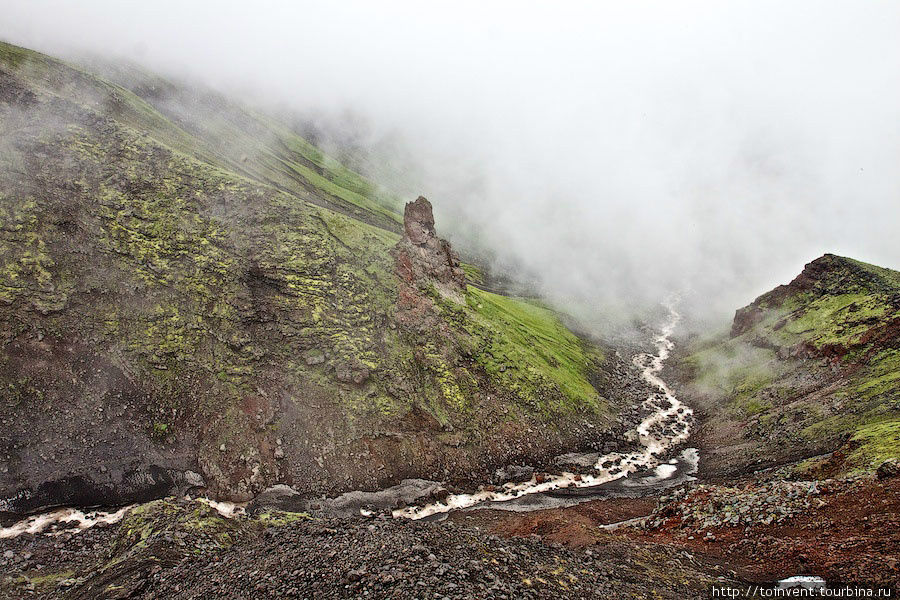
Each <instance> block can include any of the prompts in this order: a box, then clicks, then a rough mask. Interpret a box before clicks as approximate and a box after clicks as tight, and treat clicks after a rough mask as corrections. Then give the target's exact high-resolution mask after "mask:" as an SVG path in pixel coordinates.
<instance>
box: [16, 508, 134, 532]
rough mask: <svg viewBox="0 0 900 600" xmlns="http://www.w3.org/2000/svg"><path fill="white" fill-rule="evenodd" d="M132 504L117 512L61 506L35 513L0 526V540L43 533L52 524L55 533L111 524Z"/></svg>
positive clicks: (118, 519) (122, 515) (123, 514)
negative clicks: (50, 510) (38, 513)
mask: <svg viewBox="0 0 900 600" xmlns="http://www.w3.org/2000/svg"><path fill="white" fill-rule="evenodd" d="M133 506H134V505H132V506H126V507H125V508H121V509H119V510H117V511H115V512H103V511H88V512H84V511H80V510H78V509H77V508H60V509H58V510H54V511H52V512H48V513H43V514H40V515H33V516H31V517H28V518H27V519H23V520H22V521H19V522H18V523H15V524H13V525H11V526H9V527H0V540H2V539H9V538H14V537H18V536H20V535H22V534H23V533H31V534H36V533H41V532H43V531H44V530H45V529H47V528H48V527H50V526H51V525H52V526H54V527H55V529H54V531H53V532H52V534H53V535H58V534H60V533H65V532H73V531H84V530H85V529H90V528H91V527H93V526H94V525H97V524H99V523H105V524H107V525H110V524H112V523H117V522H119V521H121V520H122V517H124V516H125V513H127V512H128V511H129V510H131V509H132V508H133Z"/></svg>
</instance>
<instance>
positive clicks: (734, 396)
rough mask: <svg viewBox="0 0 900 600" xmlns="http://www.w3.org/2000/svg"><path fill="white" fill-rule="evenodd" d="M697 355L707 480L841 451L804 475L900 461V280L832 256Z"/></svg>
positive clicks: (757, 304) (690, 383) (691, 375)
mask: <svg viewBox="0 0 900 600" xmlns="http://www.w3.org/2000/svg"><path fill="white" fill-rule="evenodd" d="M691 352H692V353H691V354H690V355H689V356H687V357H685V358H683V359H682V361H681V370H682V373H681V375H682V380H683V381H684V382H685V383H684V386H683V389H684V393H685V398H686V400H687V401H688V403H689V404H692V405H693V406H696V407H698V408H700V409H701V410H702V411H704V412H705V413H706V419H704V424H703V426H702V428H701V430H700V433H699V440H700V443H701V444H702V445H703V446H704V447H705V448H706V450H707V456H706V457H705V458H704V463H705V464H704V468H706V469H707V471H708V472H709V473H714V474H727V473H733V472H737V471H741V470H743V469H746V468H748V467H750V466H764V465H771V464H779V463H784V462H788V461H793V460H797V459H799V458H804V457H811V456H814V455H818V454H822V453H826V452H832V451H834V450H839V451H838V452H836V453H835V455H834V456H833V457H831V458H830V459H829V460H827V461H825V460H817V461H809V462H807V463H805V464H804V465H802V466H801V467H800V468H801V469H807V470H809V469H814V470H817V471H822V473H813V474H823V475H826V476H827V475H832V474H838V473H848V472H859V471H868V470H871V469H873V468H875V467H877V466H878V465H879V464H880V463H881V462H883V461H884V460H886V459H889V458H893V457H898V456H900V272H897V271H893V270H891V269H884V268H881V267H876V266H873V265H869V264H866V263H862V262H859V261H856V260H852V259H849V258H843V257H840V256H834V255H831V254H826V255H824V256H822V257H821V258H818V259H816V260H815V261H813V262H811V263H809V264H808V265H806V268H805V269H804V270H803V272H802V273H801V274H800V275H799V276H798V277H797V278H796V279H794V280H793V281H792V282H791V283H789V284H788V285H782V286H779V287H778V288H776V289H774V290H772V291H771V292H769V293H767V294H764V295H762V296H760V297H759V298H757V299H756V300H755V301H754V302H753V303H752V304H750V305H749V306H747V307H745V308H742V309H740V310H738V311H737V313H736V314H735V318H734V323H733V325H732V329H731V333H730V336H728V337H724V338H720V339H715V340H709V341H706V342H703V343H701V344H698V345H695V347H694V348H692V349H691Z"/></svg>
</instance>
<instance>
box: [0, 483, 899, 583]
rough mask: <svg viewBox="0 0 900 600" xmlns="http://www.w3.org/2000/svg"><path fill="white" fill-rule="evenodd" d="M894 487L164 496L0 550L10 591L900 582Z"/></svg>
mask: <svg viewBox="0 0 900 600" xmlns="http://www.w3.org/2000/svg"><path fill="white" fill-rule="evenodd" d="M898 492H900V477H897V476H893V477H884V478H882V479H878V478H877V477H875V476H869V477H864V478H857V479H848V480H828V481H824V482H784V481H774V482H765V481H759V480H749V479H748V480H744V481H741V482H737V483H734V484H733V485H732V486H729V487H723V486H717V485H716V486H714V485H693V486H689V487H686V488H683V489H681V490H679V491H676V492H674V493H673V492H671V491H670V492H668V495H663V496H660V497H650V498H632V499H604V500H594V501H590V502H586V503H584V504H580V505H577V506H574V507H569V508H563V509H550V510H542V511H535V512H529V513H515V512H507V511H501V510H476V511H459V512H455V513H453V514H451V516H450V517H449V518H448V519H447V520H445V521H442V522H416V521H406V520H402V519H393V520H392V519H385V518H384V517H380V518H374V519H364V518H336V517H333V516H327V515H317V514H312V515H307V514H300V513H278V512H268V513H262V514H256V515H254V516H249V517H241V518H238V519H226V518H223V517H222V516H220V515H219V513H217V512H216V511H214V510H213V509H212V508H210V507H208V506H206V505H204V504H201V503H199V502H197V501H189V500H174V499H167V500H159V501H155V502H152V503H149V504H145V505H141V506H139V507H137V508H136V509H134V510H132V511H131V512H130V513H128V515H127V516H126V517H125V518H124V519H123V520H122V521H121V522H119V523H115V524H112V525H106V526H96V527H94V528H92V529H88V530H86V531H84V532H82V533H78V534H73V533H67V532H61V533H58V534H57V535H47V534H39V535H23V536H20V537H17V538H13V539H9V540H3V543H2V548H3V552H2V553H0V569H2V571H3V573H4V575H3V576H2V578H0V597H2V598H28V597H34V598H281V597H298V598H342V597H345V598H356V597H373V598H382V597H386V598H472V597H477V598H563V597H564V598H622V597H629V598H631V597H635V598H693V597H696V598H703V597H710V593H711V589H712V587H713V586H732V587H733V586H746V585H747V584H748V583H756V582H758V583H771V582H773V581H777V580H779V579H782V578H785V577H789V576H793V575H797V574H808V575H810V574H811V575H818V576H821V577H823V578H824V579H825V580H826V581H828V582H829V583H830V584H835V583H837V582H841V583H850V584H854V585H861V586H873V587H893V588H897V587H898V585H900V564H898V557H900V495H898ZM641 517H643V518H641ZM623 521H624V522H625V523H624V524H622V525H621V526H616V525H615V524H618V523H622V522H623ZM609 525H613V527H609Z"/></svg>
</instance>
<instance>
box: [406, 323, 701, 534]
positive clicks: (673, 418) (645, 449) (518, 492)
mask: <svg viewBox="0 0 900 600" xmlns="http://www.w3.org/2000/svg"><path fill="white" fill-rule="evenodd" d="M668 308H669V318H668V320H667V321H666V322H665V323H664V324H663V326H662V328H661V330H660V332H659V335H658V336H657V337H656V338H655V339H654V345H655V347H656V354H646V353H642V354H638V355H636V356H635V357H634V364H635V365H636V366H638V367H640V369H641V375H642V377H643V378H644V380H645V381H646V382H647V383H649V384H651V385H653V386H654V387H655V388H657V389H658V390H659V391H657V392H654V393H652V394H651V395H650V396H649V397H648V398H647V399H646V400H644V402H643V407H644V408H645V409H646V410H649V411H651V412H650V414H649V415H648V416H647V417H646V418H644V420H643V421H641V423H640V424H639V425H638V426H637V429H636V431H637V436H638V441H639V443H640V446H641V448H640V449H639V450H636V451H634V452H625V453H619V452H613V453H610V454H606V455H604V456H601V457H600V458H598V459H597V462H596V463H595V464H594V471H593V473H582V474H576V473H569V472H564V473H562V474H560V475H554V476H545V477H542V478H541V479H542V481H541V483H538V480H537V479H538V478H537V476H534V477H532V478H531V480H529V481H525V482H522V483H507V484H505V485H503V486H502V488H501V489H499V490H497V491H488V490H485V489H483V488H482V489H481V490H480V491H478V492H475V493H472V494H452V495H450V496H448V497H447V498H446V499H445V500H444V501H443V502H435V503H432V504H427V505H424V506H410V507H407V508H402V509H398V510H395V511H393V516H394V517H397V518H406V519H423V518H425V517H430V516H432V515H436V514H440V513H446V512H450V511H453V510H458V509H463V508H469V507H471V506H475V505H477V504H482V503H488V502H507V501H509V500H513V499H515V498H520V497H522V496H524V495H526V494H539V493H542V492H550V491H553V490H558V489H563V488H586V487H594V486H598V485H603V484H605V483H608V482H610V481H615V480H617V479H621V478H623V477H628V476H629V475H631V474H632V473H635V472H636V471H643V470H648V469H653V468H657V469H659V471H658V475H660V476H662V477H665V476H667V475H670V474H671V473H670V471H672V470H674V468H671V467H670V465H661V464H660V459H659V457H660V456H661V455H662V454H664V453H665V452H666V451H668V450H670V449H672V448H674V447H675V446H677V445H678V444H680V443H682V442H684V441H685V440H687V438H688V437H689V435H690V416H691V415H692V414H693V411H692V410H691V409H690V408H688V407H687V406H685V405H683V404H682V403H681V402H679V400H678V399H677V398H676V397H675V394H673V393H672V390H671V389H670V388H669V386H668V385H666V382H665V381H663V380H662V379H661V378H660V377H659V373H660V372H661V371H662V368H663V363H664V362H665V360H666V358H668V357H669V353H670V352H671V351H672V348H674V347H675V345H674V344H673V343H672V341H671V340H670V339H669V338H670V337H671V335H672V333H673V332H674V331H675V327H676V325H678V322H679V320H680V319H681V315H679V314H678V313H677V312H676V311H675V309H674V308H673V307H671V306H668ZM662 471H666V472H665V473H663V472H662Z"/></svg>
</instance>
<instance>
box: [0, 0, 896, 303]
mask: <svg viewBox="0 0 900 600" xmlns="http://www.w3.org/2000/svg"><path fill="white" fill-rule="evenodd" d="M0 5H2V17H0V38H3V39H5V40H7V41H12V42H15V43H20V44H23V45H27V46H30V47H34V48H36V49H39V50H43V51H47V52H50V53H55V54H62V55H74V53H77V52H84V51H88V52H93V53H99V54H102V55H105V56H109V57H117V56H122V57H128V58H131V59H134V60H136V61H138V62H141V63H143V64H146V65H147V66H148V67H150V68H152V69H154V70H156V71H160V72H162V73H164V74H169V75H172V76H178V77H189V78H193V79H196V80H200V81H202V82H204V83H206V84H210V85H213V86H215V87H218V88H220V89H222V90H224V91H228V92H230V93H233V94H238V95H241V96H243V97H244V98H245V99H247V101H250V102H257V103H263V104H267V105H280V106H287V107H290V108H292V109H295V110H298V111H303V112H305V113H309V112H311V111H312V112H316V113H319V114H328V115H332V116H334V117H339V116H340V115H341V114H344V113H345V111H351V112H353V113H354V114H356V115H358V116H360V117H361V118H362V119H364V120H365V122H366V123H367V127H366V135H368V136H370V137H371V141H372V143H373V144H375V143H377V142H378V141H379V140H381V139H383V138H384V136H391V139H394V140H400V141H401V143H402V145H403V147H404V150H405V151H404V152H402V153H398V154H397V157H396V158H395V159H394V160H395V162H396V164H393V165H392V167H394V168H396V169H397V170H399V171H407V172H409V173H410V174H411V176H410V179H412V180H414V181H415V183H416V186H417V187H420V188H421V192H422V193H424V194H426V195H428V196H429V198H430V199H431V200H432V201H433V202H434V203H435V205H436V212H437V213H438V214H437V216H438V228H439V231H441V232H442V233H444V234H447V235H450V237H451V238H453V239H454V240H456V241H457V243H467V240H471V239H472V238H477V241H478V243H480V244H481V245H483V246H484V247H485V248H487V249H490V250H491V251H493V252H494V253H495V255H496V256H497V258H498V260H500V261H506V262H516V263H517V264H519V265H521V266H523V267H524V268H527V269H529V270H531V271H533V272H537V273H540V277H541V282H542V284H543V285H544V286H545V291H546V293H548V294H550V295H552V296H554V297H556V298H557V299H568V298H573V297H574V298H576V299H578V300H579V301H580V303H582V304H584V303H587V304H588V305H592V304H593V305H596V306H601V305H602V306H606V305H607V304H608V303H610V302H616V301H617V302H619V303H625V304H638V303H642V302H655V301H657V300H658V299H661V298H662V297H663V296H665V294H666V293H667V292H668V291H672V290H676V291H678V290H680V291H685V290H690V291H688V292H686V294H687V295H686V297H687V298H688V299H689V301H690V302H689V303H690V304H691V305H692V306H695V307H700V308H703V309H704V310H706V311H709V313H710V314H715V315H718V316H723V317H724V316H725V315H726V314H727V313H729V312H730V311H733V310H734V309H735V308H736V307H738V306H741V305H743V304H746V303H747V302H749V301H750V300H752V299H753V298H754V297H755V296H756V295H758V294H760V293H762V292H764V291H766V290H767V289H768V288H771V287H772V286H773V285H775V284H777V283H783V282H786V281H788V280H790V279H791V278H792V277H793V276H794V275H796V274H797V273H798V272H799V270H800V269H801V268H802V265H803V264H804V263H805V262H808V261H809V260H811V259H813V258H815V257H817V256H819V255H820V254H822V253H824V252H835V253H838V254H845V255H849V256H853V257H855V258H859V259H862V260H867V261H870V262H875V263H878V264H881V265H883V266H888V267H893V268H900V240H898V229H900V35H898V32H900V2H896V1H885V2H866V1H848V2H830V1H823V0H816V1H809V2H800V1H792V2H783V1H779V2H764V1H753V2H725V1H716V2H672V1H665V2H622V1H621V0H619V1H616V2H608V3H596V2H585V3H576V2H569V3H565V2H554V3H549V2H547V3H544V2H541V3H537V2H535V3H528V2H521V1H520V2H490V3H488V2H485V1H482V2H460V1H455V2H447V3H441V2H433V3H432V2H400V3H398V2H386V3H382V2H334V3H324V2H316V3H312V2H309V3H307V2H278V3H276V2H253V3H246V5H245V6H242V7H238V6H237V4H236V3H227V2H218V1H217V2H212V1H203V2H189V1H186V0H181V1H179V2H171V1H168V0H164V1H154V2H151V3H140V4H138V3H132V2H116V1H112V0H109V1H100V0H80V1H78V2H59V1H53V2H50V1H40V0H0Z"/></svg>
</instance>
